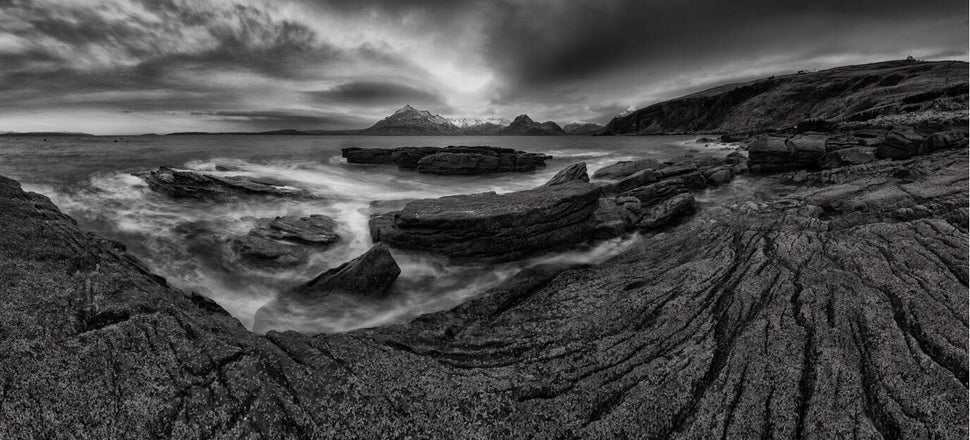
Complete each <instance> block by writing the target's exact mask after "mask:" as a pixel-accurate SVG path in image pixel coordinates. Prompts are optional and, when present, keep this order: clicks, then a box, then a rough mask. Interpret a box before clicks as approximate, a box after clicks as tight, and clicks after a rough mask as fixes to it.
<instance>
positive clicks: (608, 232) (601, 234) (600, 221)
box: [593, 197, 640, 239]
mask: <svg viewBox="0 0 970 440" xmlns="http://www.w3.org/2000/svg"><path fill="white" fill-rule="evenodd" d="M593 216H594V218H595V219H596V226H594V227H593V237H594V238H598V239H607V238H613V237H619V236H621V235H623V234H625V233H626V232H627V231H630V230H632V229H633V227H634V226H635V225H636V224H637V222H639V221H640V200H638V199H637V198H636V197H604V198H602V199H600V200H599V205H598V206H597V207H596V212H595V213H594V214H593Z"/></svg>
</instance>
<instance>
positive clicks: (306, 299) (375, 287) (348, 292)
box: [253, 244, 401, 333]
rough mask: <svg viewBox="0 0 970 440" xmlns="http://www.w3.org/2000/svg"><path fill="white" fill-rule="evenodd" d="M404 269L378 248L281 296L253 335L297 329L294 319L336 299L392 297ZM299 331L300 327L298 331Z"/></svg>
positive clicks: (260, 315) (262, 313) (257, 320)
mask: <svg viewBox="0 0 970 440" xmlns="http://www.w3.org/2000/svg"><path fill="white" fill-rule="evenodd" d="M400 274H401V268H400V267H399V266H398V265H397V262H396V261H394V257H393V256H392V255H391V252H390V251H389V250H388V249H387V247H386V246H384V245H381V244H378V245H375V246H374V247H372V248H370V249H369V250H368V251H367V252H365V253H364V254H363V255H361V256H359V257H357V258H355V259H353V260H351V261H348V262H346V263H344V264H342V265H340V266H338V267H336V268H334V269H330V270H328V271H326V272H324V273H322V274H320V275H318V276H317V277H315V278H313V279H311V280H310V281H308V282H306V283H304V284H302V285H299V286H296V287H294V288H292V289H290V290H288V291H286V292H283V293H281V294H280V296H279V297H277V298H276V299H274V300H272V301H270V302H269V303H267V304H265V305H263V306H262V307H260V308H259V310H257V311H256V315H255V317H254V322H253V331H256V332H259V333H265V332H266V331H268V330H272V329H277V328H284V329H285V328H294V326H292V325H288V324H290V323H289V321H290V320H291V319H292V317H293V316H297V315H311V314H312V313H314V312H315V311H317V310H318V308H319V307H325V306H326V305H327V304H326V302H327V300H329V299H331V297H333V296H337V295H343V296H349V297H353V298H356V299H379V298H382V297H384V296H386V295H387V294H388V291H389V290H390V288H391V285H392V284H393V283H394V281H395V280H396V279H397V277H398V276H399V275H400ZM296 328H299V327H296Z"/></svg>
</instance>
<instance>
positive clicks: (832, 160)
mask: <svg viewBox="0 0 970 440" xmlns="http://www.w3.org/2000/svg"><path fill="white" fill-rule="evenodd" d="M874 160H876V149H875V148H874V147H850V148H843V149H839V150H835V151H830V152H828V153H825V155H824V156H822V158H821V159H819V166H820V167H821V168H823V169H830V168H838V167H844V166H848V165H858V164H862V163H867V162H872V161H874Z"/></svg>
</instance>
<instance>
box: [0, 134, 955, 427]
mask: <svg viewBox="0 0 970 440" xmlns="http://www.w3.org/2000/svg"><path fill="white" fill-rule="evenodd" d="M887 162H890V161H887ZM967 163H968V158H967V152H966V151H965V150H945V151H941V152H937V153H934V154H932V155H928V156H918V157H915V158H912V159H909V160H905V161H895V163H894V164H893V166H894V167H901V168H900V169H904V170H906V171H907V173H906V175H907V177H905V178H899V177H894V176H893V174H877V175H874V176H869V175H866V174H865V173H860V174H858V175H855V176H854V177H851V179H852V180H851V181H849V182H847V183H845V184H835V185H831V184H824V185H821V186H815V187H802V188H801V189H798V190H796V191H794V192H791V193H790V194H789V195H787V196H785V197H784V198H781V199H776V200H769V201H760V202H759V201H747V202H743V203H739V204H737V205H727V206H723V207H719V208H717V209H710V210H708V209H702V210H701V211H700V212H699V213H698V214H697V215H696V216H695V217H693V218H692V219H691V220H689V221H687V222H686V223H683V224H681V225H678V226H676V227H673V228H668V229H667V230H665V231H664V233H663V234H648V235H646V236H645V237H644V238H643V239H642V241H641V242H639V243H638V244H636V245H634V246H633V247H632V248H631V249H629V250H628V251H626V252H624V253H623V254H621V255H619V256H617V257H614V258H613V259H611V260H610V261H608V262H606V263H604V264H602V265H599V266H595V267H579V268H574V269H570V270H565V271H563V270H562V269H561V268H546V267H537V268H535V269H532V270H530V271H528V272H523V273H521V274H520V275H521V276H516V277H513V278H511V279H510V280H509V281H508V282H506V283H503V284H501V285H499V286H496V287H495V288H493V289H490V290H488V291H486V292H484V293H482V294H481V295H480V296H479V297H477V298H475V299H473V300H471V301H469V302H467V303H465V304H462V305H461V306H459V307H457V308H455V309H452V310H449V311H446V312H440V313H434V314H430V315H425V316H422V317H420V318H418V319H416V320H414V321H412V322H409V323H407V324H402V325H396V326H389V327H385V328H380V329H373V330H364V331H355V332H351V333H347V334H341V335H318V336H313V337H311V336H306V335H301V334H299V333H295V332H285V333H279V332H269V333H267V334H266V335H265V336H260V335H257V334H253V333H250V332H247V331H246V329H245V328H243V327H242V326H241V325H240V324H239V323H238V322H237V321H235V320H234V319H233V318H232V317H230V316H228V315H227V314H225V313H224V312H223V311H222V309H221V308H220V307H219V306H218V305H216V304H215V303H213V302H211V301H209V300H207V299H205V298H204V297H201V296H198V295H193V294H189V293H185V292H181V291H179V290H176V289H173V288H171V287H168V286H167V285H166V284H165V282H164V280H162V279H159V278H158V277H155V276H153V275H151V274H150V273H149V272H147V271H146V270H144V268H143V267H141V266H140V265H138V264H136V263H135V261H137V260H136V259H134V258H133V257H131V256H129V255H127V254H125V252H124V248H123V246H121V245H120V244H118V243H114V242H110V241H108V240H103V239H99V238H97V237H95V236H92V235H90V234H87V233H84V232H83V231H80V230H79V229H78V227H77V226H76V225H75V224H74V223H73V222H72V221H71V220H70V218H68V217H66V216H64V215H63V214H61V213H60V212H58V210H57V209H56V208H55V207H54V206H53V205H52V204H51V203H50V201H49V200H47V199H46V198H44V197H42V196H39V195H36V194H30V193H25V192H23V191H21V190H20V189H19V187H18V186H17V184H16V183H15V182H13V181H10V180H9V179H3V178H0V225H2V227H3V229H4V231H5V233H4V234H0V261H2V262H3V264H2V265H0V279H2V280H3V282H2V283H0V296H2V297H3V298H4V301H2V302H0V349H2V350H3V353H4V356H0V402H2V405H0V437H3V438H24V437H25V438H30V437H33V438H84V437H90V438H125V437H135V438H382V437H389V436H400V437H407V436H410V437H415V438H422V437H426V438H530V437H550V438H623V437H631V438H633V437H639V438H678V439H704V438H710V437H712V436H716V437H724V438H773V437H776V438H814V437H817V438H850V437H866V438H933V437H936V438H966V437H967V434H968V432H967V412H966V408H967V383H968V373H967V362H968V361H967V359H968V358H967V345H966V340H967V338H968V327H967V322H968V314H967V310H968V308H970V307H968V298H967V295H966V291H967V284H968V274H967V267H968V263H970V261H968V248H967V243H968V236H967V227H968V224H967V215H966V200H967V198H968V194H967V187H968V186H967V175H968V169H967ZM865 165H866V166H872V165H873V164H865ZM819 173H820V172H819ZM819 173H811V174H819ZM773 182H774V179H773V178H764V179H752V181H751V182H750V184H752V185H772V184H773ZM569 185H574V184H569ZM569 185H559V186H555V187H551V188H562V187H564V186H569ZM961 210H962V211H961ZM51 408H56V410H51Z"/></svg>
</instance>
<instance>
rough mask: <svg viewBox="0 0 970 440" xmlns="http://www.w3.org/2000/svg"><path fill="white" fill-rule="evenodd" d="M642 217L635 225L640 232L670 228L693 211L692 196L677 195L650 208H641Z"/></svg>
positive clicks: (685, 194)
mask: <svg viewBox="0 0 970 440" xmlns="http://www.w3.org/2000/svg"><path fill="white" fill-rule="evenodd" d="M641 211H642V212H641V213H642V217H641V218H640V221H639V222H638V223H637V228H638V229H640V230H641V231H649V230H653V229H660V228H664V227H667V226H670V225H671V224H672V223H673V222H675V221H677V220H678V219H680V218H683V217H684V216H686V215H688V214H690V213H691V212H693V211H694V196H693V195H691V194H690V193H682V194H677V195H675V196H673V197H670V198H668V199H665V200H663V201H660V202H659V203H656V204H654V205H652V206H648V207H644V208H641Z"/></svg>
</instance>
